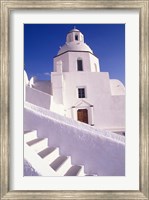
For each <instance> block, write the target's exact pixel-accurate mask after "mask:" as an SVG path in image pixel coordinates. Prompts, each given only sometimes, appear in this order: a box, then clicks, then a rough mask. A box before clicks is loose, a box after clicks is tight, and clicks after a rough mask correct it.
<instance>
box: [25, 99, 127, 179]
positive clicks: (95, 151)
mask: <svg viewBox="0 0 149 200" xmlns="http://www.w3.org/2000/svg"><path fill="white" fill-rule="evenodd" d="M35 129H36V130H37V134H38V136H39V137H48V139H49V146H54V147H60V153H61V154H63V155H66V156H68V155H70V156H71V157H72V164H77V165H84V166H85V172H86V173H87V174H98V175H99V176H124V175H125V142H124V137H123V136H119V135H117V134H114V133H110V132H106V131H99V130H96V129H94V128H91V127H90V126H89V125H86V124H83V123H80V122H75V121H73V120H72V119H68V118H65V117H62V116H59V115H57V114H55V113H52V112H50V111H48V110H46V109H43V108H39V107H37V106H34V105H30V104H28V103H25V109H24V130H35Z"/></svg>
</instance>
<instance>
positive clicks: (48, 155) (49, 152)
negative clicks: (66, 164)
mask: <svg viewBox="0 0 149 200" xmlns="http://www.w3.org/2000/svg"><path fill="white" fill-rule="evenodd" d="M38 155H39V156H40V157H41V158H42V159H43V160H45V161H47V162H48V163H49V164H50V163H52V162H53V161H54V160H56V159H57V158H58V157H59V148H55V147H47V148H45V149H43V150H42V151H40V152H39V153H38Z"/></svg>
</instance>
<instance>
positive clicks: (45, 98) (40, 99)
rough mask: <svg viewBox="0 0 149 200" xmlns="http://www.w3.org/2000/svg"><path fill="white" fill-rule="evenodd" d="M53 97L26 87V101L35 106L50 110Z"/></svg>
mask: <svg viewBox="0 0 149 200" xmlns="http://www.w3.org/2000/svg"><path fill="white" fill-rule="evenodd" d="M52 98H53V97H52V96H51V95H48V94H46V93H44V92H41V91H39V90H36V89H34V88H30V87H29V86H26V101H28V102H30V103H32V104H35V105H37V106H40V107H43V108H46V109H50V107H51V103H52V101H53V99H52Z"/></svg>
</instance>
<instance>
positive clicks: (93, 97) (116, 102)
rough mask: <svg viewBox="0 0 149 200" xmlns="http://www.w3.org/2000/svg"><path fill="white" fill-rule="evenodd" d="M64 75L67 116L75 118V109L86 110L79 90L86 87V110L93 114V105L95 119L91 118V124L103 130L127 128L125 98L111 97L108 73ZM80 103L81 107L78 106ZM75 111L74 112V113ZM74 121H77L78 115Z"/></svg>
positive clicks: (119, 96)
mask: <svg viewBox="0 0 149 200" xmlns="http://www.w3.org/2000/svg"><path fill="white" fill-rule="evenodd" d="M63 74H64V82H65V84H64V99H63V101H64V106H65V109H66V111H67V112H66V116H68V117H74V109H73V108H72V106H75V107H76V110H75V112H76V113H77V109H79V108H85V106H84V104H81V101H82V99H80V98H78V94H77V90H78V89H77V88H78V87H85V90H86V98H83V100H85V101H86V102H87V104H86V109H88V112H89V113H90V112H91V109H90V105H93V112H94V119H91V116H89V123H90V124H92V123H93V121H94V124H95V126H96V127H98V128H101V129H117V128H118V129H124V127H125V96H124V95H122V96H121V95H117V96H112V95H111V88H110V81H109V74H108V73H107V72H100V73H96V72H92V73H90V72H75V73H74V72H72V73H71V72H69V73H66V72H65V73H63ZM79 102H80V106H76V105H78V104H79ZM72 109H73V111H72ZM75 116H76V117H74V119H76V120H77V114H75Z"/></svg>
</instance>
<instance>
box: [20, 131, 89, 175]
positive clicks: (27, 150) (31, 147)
mask: <svg viewBox="0 0 149 200" xmlns="http://www.w3.org/2000/svg"><path fill="white" fill-rule="evenodd" d="M24 156H25V159H26V160H27V161H29V162H30V164H31V165H32V167H33V168H34V169H35V170H37V172H38V173H39V174H40V175H44V176H45V175H46V176H47V175H48V176H86V174H85V173H84V167H83V166H78V165H72V164H71V157H70V156H64V155H60V153H59V148H58V147H49V146H48V139H47V138H38V137H37V131H36V130H32V131H25V132H24ZM39 162H40V163H39ZM37 166H38V167H37ZM40 166H41V167H40ZM44 166H45V167H44ZM36 168H38V169H36ZM45 171H46V172H45Z"/></svg>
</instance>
